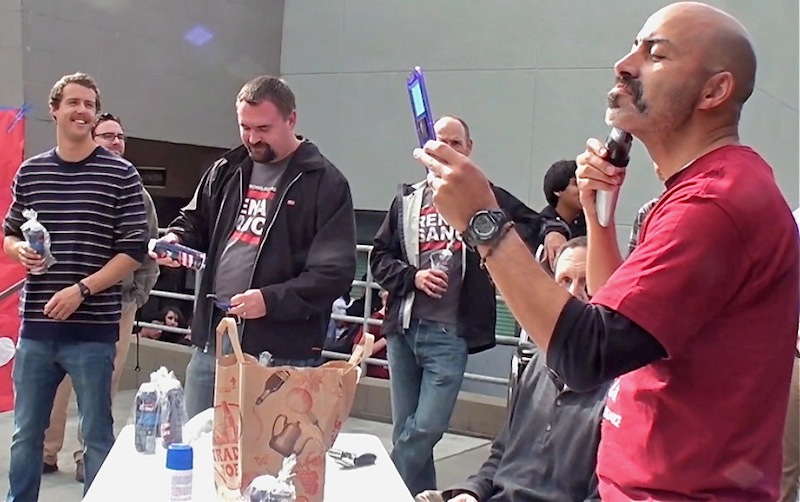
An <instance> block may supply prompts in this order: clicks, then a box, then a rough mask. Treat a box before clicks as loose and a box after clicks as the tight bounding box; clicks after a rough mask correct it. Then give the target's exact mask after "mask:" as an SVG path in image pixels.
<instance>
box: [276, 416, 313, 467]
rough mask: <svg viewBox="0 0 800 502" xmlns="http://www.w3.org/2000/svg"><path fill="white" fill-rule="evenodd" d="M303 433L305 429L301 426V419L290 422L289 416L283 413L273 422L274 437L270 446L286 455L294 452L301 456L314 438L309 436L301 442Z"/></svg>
mask: <svg viewBox="0 0 800 502" xmlns="http://www.w3.org/2000/svg"><path fill="white" fill-rule="evenodd" d="M302 435H303V429H302V428H301V427H300V421H299V420H298V421H296V422H290V421H289V418H288V417H287V416H286V415H284V414H283V413H281V414H280V415H278V416H277V417H275V421H274V422H273V423H272V439H270V440H269V447H270V448H272V449H273V450H275V451H277V452H278V453H280V454H281V455H283V456H284V457H288V456H289V455H291V454H292V453H294V454H295V455H298V456H299V455H300V454H301V453H303V451H304V450H305V449H306V446H308V444H309V443H311V442H312V441H313V440H314V438H313V437H307V438H306V439H305V441H302V442H301V441H300V437H301V436H302Z"/></svg>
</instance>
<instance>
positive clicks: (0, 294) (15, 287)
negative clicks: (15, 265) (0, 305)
mask: <svg viewBox="0 0 800 502" xmlns="http://www.w3.org/2000/svg"><path fill="white" fill-rule="evenodd" d="M24 285H25V278H24V277H23V278H22V279H20V280H18V281H17V282H15V283H14V284H12V285H11V286H9V287H7V288H6V289H4V290H3V291H0V301H3V300H5V299H6V298H8V297H9V296H11V295H13V294H14V293H16V292H17V291H19V290H20V289H22V286H24Z"/></svg>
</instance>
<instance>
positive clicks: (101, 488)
mask: <svg viewBox="0 0 800 502" xmlns="http://www.w3.org/2000/svg"><path fill="white" fill-rule="evenodd" d="M334 448H337V449H340V450H345V451H350V452H353V453H356V454H361V453H374V454H375V455H376V456H377V457H378V458H377V460H376V461H375V465H371V466H367V467H359V468H357V469H346V470H345V469H342V468H341V467H340V466H339V465H338V464H337V463H336V462H334V461H333V460H332V459H331V458H328V459H327V466H326V471H325V501H326V502H361V501H363V502H367V501H369V502H374V501H375V500H381V502H413V500H414V498H413V497H412V496H411V494H410V493H409V491H408V489H407V488H406V486H405V484H404V483H403V480H402V479H401V478H400V475H399V474H398V473H397V470H396V469H395V467H394V464H393V463H392V460H391V459H390V458H389V454H388V453H387V452H386V450H385V449H384V448H383V445H382V444H381V442H380V440H379V439H378V438H377V437H375V436H371V435H369V434H347V433H341V434H339V437H338V438H337V439H336V443H334ZM193 475H194V480H193V486H192V488H193V491H192V501H193V502H216V498H215V490H214V475H213V467H212V462H211V451H210V449H205V448H197V447H195V448H194V472H193ZM112 500H126V501H131V502H134V501H147V502H162V501H164V502H168V501H169V477H168V475H167V469H166V452H165V450H164V449H163V448H160V447H159V448H158V450H157V451H156V454H155V455H142V454H140V453H137V452H136V450H135V449H134V446H133V426H132V425H128V426H126V427H125V428H123V429H122V431H120V434H119V437H118V438H117V441H116V442H115V443H114V447H113V448H112V449H111V452H110V453H109V455H108V458H107V459H106V461H105V463H103V467H102V468H101V469H100V472H99V473H98V474H97V477H96V478H95V480H94V483H92V487H91V488H90V489H89V492H88V493H87V494H86V497H84V499H83V501H84V502H109V501H112Z"/></svg>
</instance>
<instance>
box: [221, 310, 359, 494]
mask: <svg viewBox="0 0 800 502" xmlns="http://www.w3.org/2000/svg"><path fill="white" fill-rule="evenodd" d="M226 334H227V336H228V337H229V338H230V341H231V346H232V348H233V354H230V355H223V354H222V342H223V337H224V336H225V335H226ZM373 343H374V337H373V336H372V335H367V336H366V337H364V340H362V343H361V344H359V345H357V346H356V347H355V348H354V349H353V354H352V356H351V357H350V360H349V361H331V362H328V363H325V364H323V365H322V366H320V367H318V368H295V367H290V366H279V367H269V368H268V367H265V366H261V365H259V364H258V361H257V360H256V358H254V357H253V356H251V355H249V354H244V353H243V352H242V348H241V344H240V342H239V336H238V332H237V325H236V322H235V321H234V320H233V319H230V318H225V319H223V320H222V321H220V323H219V325H218V326H217V345H216V347H217V349H216V351H217V375H216V381H215V388H214V431H213V435H212V437H213V439H212V444H213V454H214V483H215V485H216V487H217V494H218V496H219V498H220V499H221V500H231V501H233V500H240V499H239V497H240V496H241V495H242V493H243V492H244V490H246V489H247V487H248V486H249V485H250V483H251V482H252V481H253V479H254V478H256V477H257V476H261V475H264V474H271V475H273V476H274V475H277V474H278V471H279V470H280V468H281V465H282V463H283V459H284V458H286V457H288V456H290V455H291V454H293V453H294V454H296V455H297V465H296V467H295V471H294V472H295V477H294V483H295V487H296V489H297V501H298V502H320V501H322V500H323V495H324V485H325V455H326V453H327V451H328V449H330V447H331V446H332V445H333V442H334V441H335V440H336V436H337V435H338V434H339V431H340V430H341V428H342V424H343V423H344V421H345V420H347V417H348V415H349V414H350V409H351V407H352V406H353V400H354V398H355V393H356V387H357V385H358V380H359V377H360V369H359V367H358V365H359V364H360V363H361V361H362V360H363V359H364V358H366V357H369V355H371V353H372V345H373Z"/></svg>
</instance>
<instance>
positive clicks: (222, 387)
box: [217, 377, 237, 393]
mask: <svg viewBox="0 0 800 502" xmlns="http://www.w3.org/2000/svg"><path fill="white" fill-rule="evenodd" d="M218 387H219V390H218V391H217V392H222V393H227V392H233V391H235V390H236V388H237V387H236V377H231V379H230V381H229V382H228V384H227V385H225V384H224V383H223V384H222V385H218Z"/></svg>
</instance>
